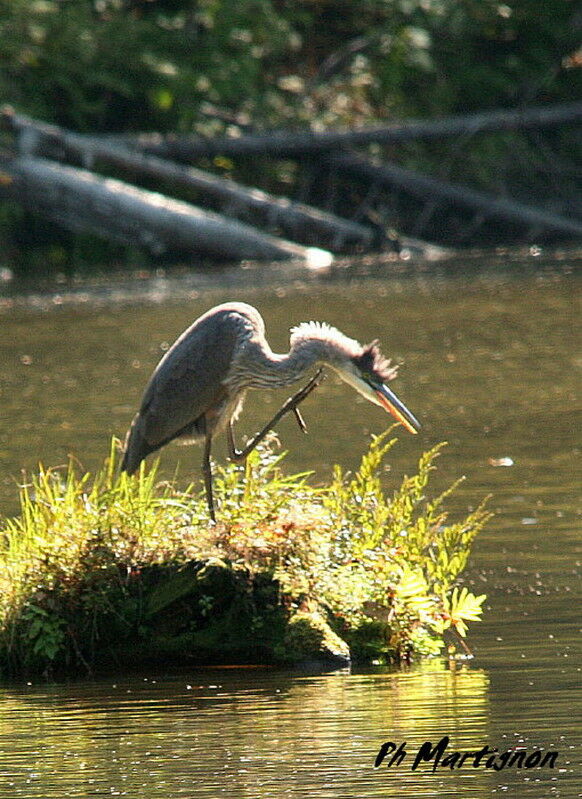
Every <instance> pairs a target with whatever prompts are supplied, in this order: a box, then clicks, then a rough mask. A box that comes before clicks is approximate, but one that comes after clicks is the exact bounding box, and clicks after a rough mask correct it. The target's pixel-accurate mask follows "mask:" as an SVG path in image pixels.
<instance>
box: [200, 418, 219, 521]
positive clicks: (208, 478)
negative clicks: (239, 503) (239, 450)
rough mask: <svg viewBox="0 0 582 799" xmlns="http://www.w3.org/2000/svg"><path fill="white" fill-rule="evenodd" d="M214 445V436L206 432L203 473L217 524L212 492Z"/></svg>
mask: <svg viewBox="0 0 582 799" xmlns="http://www.w3.org/2000/svg"><path fill="white" fill-rule="evenodd" d="M211 447H212V436H211V435H210V434H209V433H206V439H205V441H204V454H203V456H202V474H203V475H204V488H205V489H206V502H207V503H208V512H209V514H210V518H211V519H212V521H213V522H214V523H215V524H216V514H215V512H214V497H213V494H212V465H211V463H210V449H211Z"/></svg>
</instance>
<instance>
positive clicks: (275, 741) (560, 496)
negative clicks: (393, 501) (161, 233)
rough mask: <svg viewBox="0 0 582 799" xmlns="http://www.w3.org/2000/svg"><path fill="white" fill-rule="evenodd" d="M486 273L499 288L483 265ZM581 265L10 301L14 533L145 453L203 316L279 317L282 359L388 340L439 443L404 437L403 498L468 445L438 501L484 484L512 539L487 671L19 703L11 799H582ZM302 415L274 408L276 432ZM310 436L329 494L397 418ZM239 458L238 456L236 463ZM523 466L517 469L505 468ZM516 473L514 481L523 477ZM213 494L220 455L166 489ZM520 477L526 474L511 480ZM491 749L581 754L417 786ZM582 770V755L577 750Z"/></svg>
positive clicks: (317, 399) (344, 410) (408, 397)
mask: <svg viewBox="0 0 582 799" xmlns="http://www.w3.org/2000/svg"><path fill="white" fill-rule="evenodd" d="M472 266H475V267H476V266H477V265H476V264H474V265H472ZM578 266H579V263H578V264H576V263H574V262H572V263H569V262H568V260H567V259H566V260H565V261H562V262H560V263H558V264H556V263H554V264H546V265H545V266H540V267H539V268H538V269H536V270H535V271H534V270H532V269H531V268H530V267H529V266H527V265H526V266H524V265H522V264H519V263H515V264H514V265H513V268H512V270H509V269H499V268H492V265H489V266H487V265H486V266H485V267H484V266H483V265H481V266H480V267H479V269H478V271H477V273H476V274H475V275H473V276H463V274H462V271H463V270H462V269H456V270H455V273H454V274H452V273H449V274H439V275H437V276H431V275H428V274H426V273H418V272H416V273H411V274H403V275H401V276H399V277H397V278H392V279H382V278H379V277H367V278H364V277H359V276H357V277H354V275H353V273H350V272H349V271H346V273H345V274H343V275H342V276H341V278H339V279H336V280H329V279H323V280H315V279H309V280H306V279H305V278H304V277H302V276H300V275H299V276H296V277H297V279H296V282H295V283H294V284H293V285H287V284H282V283H281V282H276V281H272V280H270V281H265V282H264V283H263V285H262V286H261V285H258V284H259V283H260V281H258V280H257V279H256V275H253V276H251V278H250V279H249V280H248V284H249V285H243V284H242V283H241V281H240V280H239V278H238V277H236V278H232V279H231V280H230V285H229V286H228V288H223V289H219V288H216V287H215V286H213V285H212V281H209V280H205V281H202V279H199V278H178V279H176V280H170V279H165V278H158V279H156V280H154V281H141V282H140V284H139V285H140V296H136V294H135V291H134V287H133V286H126V285H122V284H119V283H118V284H116V285H115V286H114V287H113V288H99V289H93V288H91V287H87V286H81V287H78V288H77V289H75V290H74V291H72V292H71V291H70V290H69V289H68V288H66V287H59V291H58V293H57V292H56V291H53V292H52V293H49V294H43V295H40V294H39V295H37V296H35V297H30V296H28V297H27V298H26V299H25V298H22V297H18V296H15V297H13V298H12V299H5V300H4V301H3V302H2V301H0V309H2V308H3V310H0V331H1V332H0V391H1V394H0V403H1V405H0V418H1V427H0V511H1V512H3V513H4V514H10V513H13V512H15V511H16V494H17V490H16V485H17V482H18V480H19V479H20V470H21V469H23V468H25V469H33V468H34V467H35V464H36V463H37V462H38V460H42V461H43V462H44V463H45V464H51V465H54V464H58V463H63V462H64V461H65V460H66V458H67V456H68V454H69V453H72V454H73V455H74V456H75V457H76V458H77V459H79V461H80V462H81V463H82V464H83V465H84V466H85V467H86V468H89V469H94V468H95V467H96V466H97V465H98V464H99V463H100V462H101V461H102V459H103V457H104V456H105V454H106V452H107V449H108V442H109V437H110V436H111V435H112V434H116V435H118V436H121V435H123V433H124V432H125V428H126V426H127V424H128V422H129V420H130V418H131V416H132V414H133V412H134V410H135V408H136V406H137V404H138V402H139V398H140V396H141V392H142V389H143V386H144V383H145V381H146V380H147V377H148V375H149V373H150V370H151V369H152V368H153V366H154V365H155V363H156V362H157V360H158V359H159V357H160V355H161V354H162V352H163V349H164V347H165V346H166V343H171V342H172V341H173V339H174V338H175V336H176V335H177V334H178V333H179V332H181V330H182V329H183V328H184V327H185V326H186V325H187V324H189V323H190V322H191V321H192V320H193V319H194V318H195V317H196V316H197V315H198V314H199V313H201V312H202V311H204V310H206V309H207V308H208V307H210V306H212V305H214V304H216V303H218V302H222V301H224V300H226V299H242V300H246V301H248V302H251V303H253V304H255V305H256V306H257V307H258V308H259V309H260V310H261V312H262V313H263V315H264V317H265V319H266V322H267V329H268V333H269V338H270V340H271V342H272V344H273V347H274V349H276V350H279V351H283V350H285V349H286V348H287V345H288V328H289V327H290V326H291V325H293V324H296V323H297V322H299V321H303V320H309V319H320V320H326V321H329V322H330V323H332V324H335V325H336V326H338V327H339V328H340V329H342V330H343V331H344V332H346V333H347V334H349V335H352V336H354V337H357V338H359V339H360V340H369V339H371V338H375V337H379V338H380V339H381V341H382V343H383V345H384V349H385V351H386V352H387V353H388V354H390V355H393V356H395V357H397V358H398V359H400V358H402V359H404V361H405V364H404V366H403V368H402V370H401V376H400V377H399V378H398V379H397V381H396V382H395V384H394V387H395V389H396V391H397V392H398V393H399V395H400V396H401V397H402V399H403V400H405V402H406V403H407V404H408V405H409V407H410V408H411V409H412V410H413V411H414V413H415V414H416V415H417V416H418V417H419V418H420V420H421V422H422V423H423V431H422V434H421V435H419V436H416V437H413V436H408V435H406V434H405V433H402V435H401V441H400V444H399V445H398V447H397V448H396V449H395V450H393V453H392V458H391V464H390V466H391V468H390V471H388V472H387V474H386V483H387V487H388V488H389V486H390V483H391V481H394V482H397V481H398V480H399V477H400V474H401V473H402V471H406V470H410V469H411V468H412V467H413V464H414V461H415V459H416V458H417V456H418V454H419V453H420V452H421V450H422V449H425V448H426V447H427V446H429V445H431V444H434V443H436V442H437V441H441V440H445V439H446V440H447V441H449V443H450V446H449V448H448V451H447V452H446V454H445V455H443V457H442V458H441V460H440V462H439V471H438V473H437V474H436V475H435V487H436V486H438V487H442V486H444V485H445V484H447V483H448V482H450V481H452V480H453V479H454V478H456V477H457V476H459V475H460V474H466V475H467V481H466V482H465V483H464V484H463V486H462V487H461V489H460V490H459V492H458V493H457V495H456V498H455V499H454V500H453V502H452V505H451V507H452V511H453V513H454V512H455V511H458V512H462V511H466V509H467V506H469V505H471V504H474V503H475V502H476V501H478V500H479V499H480V498H481V497H482V496H483V495H484V494H487V493H492V494H493V499H492V507H493V508H494V509H495V511H496V514H497V515H496V518H495V519H494V521H493V522H492V523H491V524H490V525H489V526H488V528H487V530H485V531H484V532H483V533H482V534H481V538H480V540H479V541H478V542H477V544H476V546H475V551H474V557H473V560H472V564H471V569H470V572H469V574H468V578H469V581H470V583H471V584H472V585H473V588H474V590H478V591H479V593H481V592H486V593H487V594H488V608H487V611H486V614H485V619H484V621H483V623H482V624H481V625H473V627H472V630H471V643H472V645H473V648H474V650H475V653H476V657H475V660H474V661H472V662H471V663H470V664H468V665H465V666H462V667H457V669H456V670H451V669H450V668H449V667H448V666H447V665H446V664H443V663H441V662H440V661H439V662H436V663H434V662H433V663H428V664H426V665H425V666H423V667H421V668H418V669H413V670H411V671H408V672H401V673H389V672H386V671H382V670H379V669H376V670H370V671H366V672H360V671H357V670H356V671H354V672H352V673H337V674H330V675H324V676H313V675H307V674H288V673H280V672H273V671H271V670H262V669H259V670H255V669H253V670H249V669H241V670H230V669H225V670H214V671H198V672H191V673H186V674H180V675H176V674H172V673H171V672H170V673H167V674H157V675H152V674H147V675H145V679H144V676H140V677H127V676H120V675H117V676H116V677H115V678H108V679H102V680H97V681H92V682H76V683H72V684H58V685H45V684H42V683H35V684H33V685H17V686H15V685H11V686H6V687H4V689H1V690H0V799H3V797H4V796H6V797H8V796H16V797H27V799H35V798H36V797H43V799H53V797H55V799H56V797H59V799H60V798H61V797H65V796H71V797H89V796H112V795H125V796H132V797H138V796H140V797H146V798H147V799H150V798H152V799H153V798H154V797H162V796H163V797H174V796H176V797H177V796H185V797H186V796H187V797H197V798H198V797H200V798H201V799H202V798H203V797H216V796H222V795H224V796H229V797H253V798H254V797H257V799H263V798H265V799H266V797H273V799H278V798H279V797H284V796H296V797H303V796H307V795H310V796H311V795H313V796H314V797H341V798H342V799H352V798H353V799H356V797H357V799H362V797H391V796H394V797H396V796H414V797H424V796H427V797H429V796H430V797H448V796H450V797H453V796H459V795H461V796H465V797H470V798H471V799H477V797H485V796H491V795H493V794H501V795H508V796H515V797H521V796H527V797H535V798H536V799H538V797H550V796H561V797H568V799H570V798H572V799H573V797H576V796H579V795H580V785H582V779H581V776H582V775H581V771H580V767H579V762H580V749H579V744H580V738H581V734H580V733H581V728H582V727H581V717H582V713H581V710H582V701H581V698H580V686H581V682H582V671H581V667H582V662H581V660H580V655H579V634H580V630H581V627H582V619H581V614H580V571H581V568H580V566H581V564H580V558H581V553H580V540H581V535H580V533H581V530H582V498H581V492H580V488H581V483H582V481H581V479H580V478H581V477H582V473H581V469H580V452H581V436H580V430H581V428H582V425H581V421H582V400H581V390H580V389H581V387H582V351H581V349H582V348H581V343H582V331H581V323H580V318H581V315H580V304H581V303H580V301H581V299H582V280H581V278H580V272H579V271H578V272H577V271H576V269H577V267H578ZM285 396H286V392H284V391H283V392H281V393H280V394H276V395H271V396H268V397H262V396H260V395H259V394H258V393H255V394H252V393H251V394H250V395H249V398H248V402H247V406H246V410H245V413H244V414H243V417H242V418H241V420H240V422H239V425H238V427H239V430H240V431H241V433H244V432H245V431H246V432H249V433H250V432H253V431H254V430H255V429H257V428H258V426H259V425H260V424H261V423H262V422H263V421H264V420H265V419H266V418H267V417H268V416H269V415H270V414H272V413H273V412H274V410H275V409H276V403H277V402H278V401H279V400H281V399H283V398H284V397H285ZM304 415H305V417H306V420H307V422H308V425H309V428H310V433H309V436H302V435H300V434H299V433H298V431H297V430H296V429H295V427H294V424H293V420H292V419H288V420H285V421H283V422H282V424H281V425H280V427H279V435H280V438H281V441H282V443H283V446H284V447H285V448H289V450H290V454H289V456H288V468H289V469H290V470H303V469H305V468H311V469H314V470H315V472H316V476H315V477H314V479H316V480H317V479H324V478H325V477H326V476H327V475H328V474H329V471H330V469H331V465H332V464H333V463H334V462H340V463H343V464H345V465H348V466H350V465H354V464H355V463H356V462H357V460H358V458H359V456H360V454H361V452H362V451H363V449H364V446H365V442H366V440H367V437H368V436H369V434H370V433H371V432H380V431H381V430H382V429H383V426H384V424H385V423H386V418H387V417H385V416H384V415H383V414H382V412H381V410H380V409H378V408H376V407H373V406H370V405H368V404H367V403H365V402H364V401H363V400H360V399H359V397H358V396H356V395H355V394H354V393H353V392H352V391H351V390H350V389H349V387H347V386H345V385H343V384H340V383H339V382H337V381H336V380H335V379H333V378H331V377H330V378H329V379H328V380H326V381H325V383H324V384H323V385H322V386H321V388H320V389H318V391H317V392H316V395H314V396H313V397H312V398H310V399H309V400H308V401H307V402H306V404H305V409H304ZM216 454H217V457H223V454H224V449H223V447H222V445H221V446H218V447H217V451H216ZM502 459H505V460H502ZM507 459H510V460H507ZM178 460H179V461H180V474H182V475H183V476H184V479H185V480H186V479H189V478H190V477H191V476H192V474H193V473H194V474H198V468H199V460H200V452H199V450H198V449H197V448H177V447H169V448H167V449H166V450H165V451H164V453H163V456H162V464H163V469H164V471H165V473H166V474H168V475H171V474H173V471H174V468H175V466H176V463H177V461H178ZM510 462H511V463H512V464H513V465H508V466H502V465H497V464H499V463H510ZM443 735H448V736H450V739H451V744H450V747H449V749H450V750H453V749H454V750H462V751H467V750H476V749H480V748H482V747H483V746H484V745H489V747H490V748H493V747H497V748H498V749H500V750H501V751H503V750H505V749H507V748H510V747H514V746H517V747H520V746H525V747H527V748H528V750H529V751H530V752H532V751H533V750H534V748H535V747H542V748H544V749H545V750H553V751H558V752H559V757H558V760H557V763H556V768H554V769H549V768H545V769H539V768H538V769H536V768H532V769H516V768H512V769H506V770H504V771H500V772H495V771H492V770H491V769H489V770H486V769H484V768H472V767H470V766H466V767H464V768H461V769H457V770H453V771H451V770H449V769H438V770H437V771H436V772H435V773H433V772H432V771H431V767H430V765H429V764H425V765H423V766H421V767H419V768H418V769H417V770H416V771H412V770H411V768H410V766H411V764H412V760H413V758H414V754H415V752H416V751H417V750H418V747H419V746H420V745H421V744H422V743H423V742H424V741H426V740H431V741H433V743H436V741H438V740H439V739H440V738H442V736H443ZM384 741H394V742H396V743H400V742H402V741H406V742H407V744H406V749H407V751H408V753H409V754H408V756H407V758H406V759H405V760H404V761H403V762H402V763H401V764H400V765H398V766H393V767H392V768H386V766H385V764H384V765H383V766H381V767H380V768H379V769H377V770H374V769H373V762H374V758H375V756H376V754H377V752H378V749H379V747H380V745H381V744H382V743H383V742H384ZM576 747H578V748H576Z"/></svg>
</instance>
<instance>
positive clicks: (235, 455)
mask: <svg viewBox="0 0 582 799" xmlns="http://www.w3.org/2000/svg"><path fill="white" fill-rule="evenodd" d="M322 379H323V368H320V369H318V370H317V372H316V373H315V374H314V375H313V377H312V378H311V380H310V381H309V383H307V384H306V385H305V386H303V388H302V389H300V390H299V391H297V392H296V393H295V394H293V396H292V397H289V399H288V400H286V401H285V402H284V403H283V405H282V406H281V408H280V409H279V410H278V411H277V413H276V414H275V415H274V416H273V418H272V419H271V421H270V422H268V423H267V424H266V425H265V426H264V427H263V429H262V430H261V431H260V433H257V434H256V435H255V436H253V438H251V440H250V441H249V442H248V443H247V445H246V446H245V447H244V449H237V448H236V445H235V443H234V434H233V431H232V424H229V426H228V427H227V430H226V433H227V440H228V450H229V456H230V459H231V460H232V461H234V462H235V463H240V461H243V460H244V459H245V458H246V457H247V456H248V454H249V453H250V452H252V451H253V449H254V448H255V447H256V446H257V444H260V443H261V441H262V440H263V439H264V438H265V436H266V435H267V433H268V432H270V431H271V430H272V429H273V427H274V426H275V425H276V424H277V422H278V421H279V420H280V419H282V418H283V416H285V414H287V413H289V412H290V411H292V412H293V414H294V416H295V419H296V420H297V424H298V425H299V428H300V429H301V430H302V431H303V432H304V433H306V432H307V425H306V424H305V421H304V419H303V416H302V415H301V413H300V411H299V409H298V408H297V406H298V405H299V403H300V402H303V400H304V399H305V398H306V397H308V396H309V395H310V394H311V392H312V391H313V390H314V389H315V388H317V386H318V385H319V384H320V383H321V381H322Z"/></svg>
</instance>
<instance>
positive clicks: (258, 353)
mask: <svg viewBox="0 0 582 799" xmlns="http://www.w3.org/2000/svg"><path fill="white" fill-rule="evenodd" d="M314 365H319V367H320V368H319V371H318V372H317V373H316V374H315V375H314V377H312V378H311V380H310V381H309V382H308V383H307V385H306V386H304V387H303V388H302V389H301V390H300V391H298V392H297V393H296V394H294V395H293V396H292V397H290V398H289V399H288V400H287V401H286V402H285V403H284V405H283V406H282V407H281V409H280V410H279V411H278V412H277V413H276V414H275V416H274V417H273V418H272V419H271V420H270V421H269V422H268V423H267V424H266V425H265V427H264V428H263V429H262V430H261V431H260V432H259V433H257V434H256V435H255V436H253V437H252V438H251V440H250V441H249V442H248V443H247V444H246V446H245V447H244V448H243V449H242V450H239V449H237V447H236V445H235V441H234V434H233V429H232V425H233V422H234V421H236V419H237V418H238V415H239V413H240V411H241V408H242V404H243V400H244V396H245V393H246V390H247V389H249V388H259V389H265V388H279V387H280V386H287V385H289V384H291V383H294V382H295V381H296V380H299V379H300V378H301V377H302V376H303V375H304V374H305V372H306V371H308V370H309V369H310V368H311V367H312V366H314ZM323 366H329V367H331V369H333V370H334V371H335V372H337V374H338V375H339V376H340V377H341V379H342V380H345V382H346V383H349V384H350V385H351V386H353V387H354V388H355V389H356V391H359V393H360V394H362V395H363V396H364V397H365V398H366V399H367V400H369V401H370V402H373V403H375V404H376V405H380V406H381V407H382V408H384V409H385V410H386V411H388V412H389V413H391V414H392V415H393V416H394V417H395V418H396V419H397V420H398V421H399V422H400V424H402V425H404V427H405V428H406V429H407V430H408V431H410V432H411V433H416V432H417V430H418V429H419V428H420V424H419V423H418V421H417V420H416V419H415V417H414V416H413V415H412V413H410V411H409V410H408V408H406V407H405V406H404V405H403V403H402V402H400V400H399V399H398V397H396V395H395V394H394V393H393V392H392V391H391V390H390V389H389V388H388V387H387V386H386V385H384V383H385V382H386V381H388V380H391V379H392V378H393V377H394V376H395V374H396V370H397V367H395V366H393V365H392V364H391V363H390V361H388V360H386V359H385V358H384V356H383V355H382V354H381V352H380V349H379V347H378V342H377V341H373V342H372V343H371V344H368V345H367V346H365V347H362V345H361V344H358V342H357V341H355V340H354V339H351V338H348V337H347V336H344V334H343V333H340V331H339V330H336V329H335V328H334V327H330V326H329V325H327V324H324V323H320V322H303V323H302V324H300V325H298V326H297V327H294V328H293V329H292V330H291V349H290V351H289V353H288V354H287V355H277V354H275V353H274V352H273V351H272V350H271V348H270V346H269V344H268V342H267V339H266V338H265V323H264V322H263V319H262V317H261V315H260V314H259V312H258V311H257V310H256V308H253V307H252V306H251V305H247V304H246V303H243V302H228V303H225V304H223V305H217V306H216V307H215V308H211V309H210V310H209V311H207V312H206V313H205V314H203V315H202V316H200V317H199V318H198V319H197V320H196V321H195V322H194V323H193V324H192V325H191V326H190V327H189V328H188V329H187V330H185V331H184V332H183V333H182V335H181V336H180V337H179V338H178V339H177V340H176V341H175V342H174V344H173V345H172V346H171V347H170V349H169V350H168V351H167V352H166V354H165V355H164V357H163V358H162V359H161V361H160V362H159V364H158V365H157V367H156V369H155V370H154V373H153V374H152V376H151V378H150V381H149V383H148V385H147V387H146V390H145V392H144V396H143V399H142V403H141V408H140V409H139V412H138V413H137V414H136V416H135V417H134V419H133V422H132V423H131V427H130V429H129V432H128V434H127V440H126V445H125V454H124V457H123V463H122V466H121V468H122V469H123V470H124V471H126V472H127V473H128V474H133V473H134V472H135V471H136V470H137V468H138V467H139V464H140V463H141V461H142V460H143V459H144V458H145V457H146V456H147V455H149V454H150V452H154V451H155V450H157V449H159V448H160V447H163V446H164V444H167V443H168V442H170V441H172V440H173V439H175V438H180V439H190V440H196V439H199V440H203V441H204V455H203V460H202V471H203V474H204V484H205V487H206V498H207V501H208V510H209V512H210V518H211V519H212V520H213V521H216V518H215V513H214V500H213V496H212V471H211V465H210V448H211V445H212V438H213V436H214V435H216V433H218V432H220V431H222V430H226V437H227V441H228V450H229V456H230V458H231V460H233V461H242V460H244V459H245V458H246V457H247V455H248V454H249V453H250V452H251V451H252V450H253V449H254V448H255V447H256V446H257V444H258V443H259V442H260V441H261V440H262V439H263V438H264V437H265V436H266V435H267V433H268V432H269V431H270V430H271V429H272V428H273V426H274V425H275V424H276V423H277V422H278V421H279V419H281V418H282V417H283V416H284V415H285V414H287V413H289V412H293V413H294V414H295V416H296V418H297V421H298V423H299V425H300V427H301V428H302V429H303V430H304V431H305V425H304V423H303V419H302V417H301V414H300V413H299V409H298V405H299V403H300V402H302V401H303V400H304V399H305V397H307V396H308V394H310V393H311V392H312V391H313V389H314V388H315V387H316V386H317V384H318V382H319V380H320V376H321V372H322V367H323Z"/></svg>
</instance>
